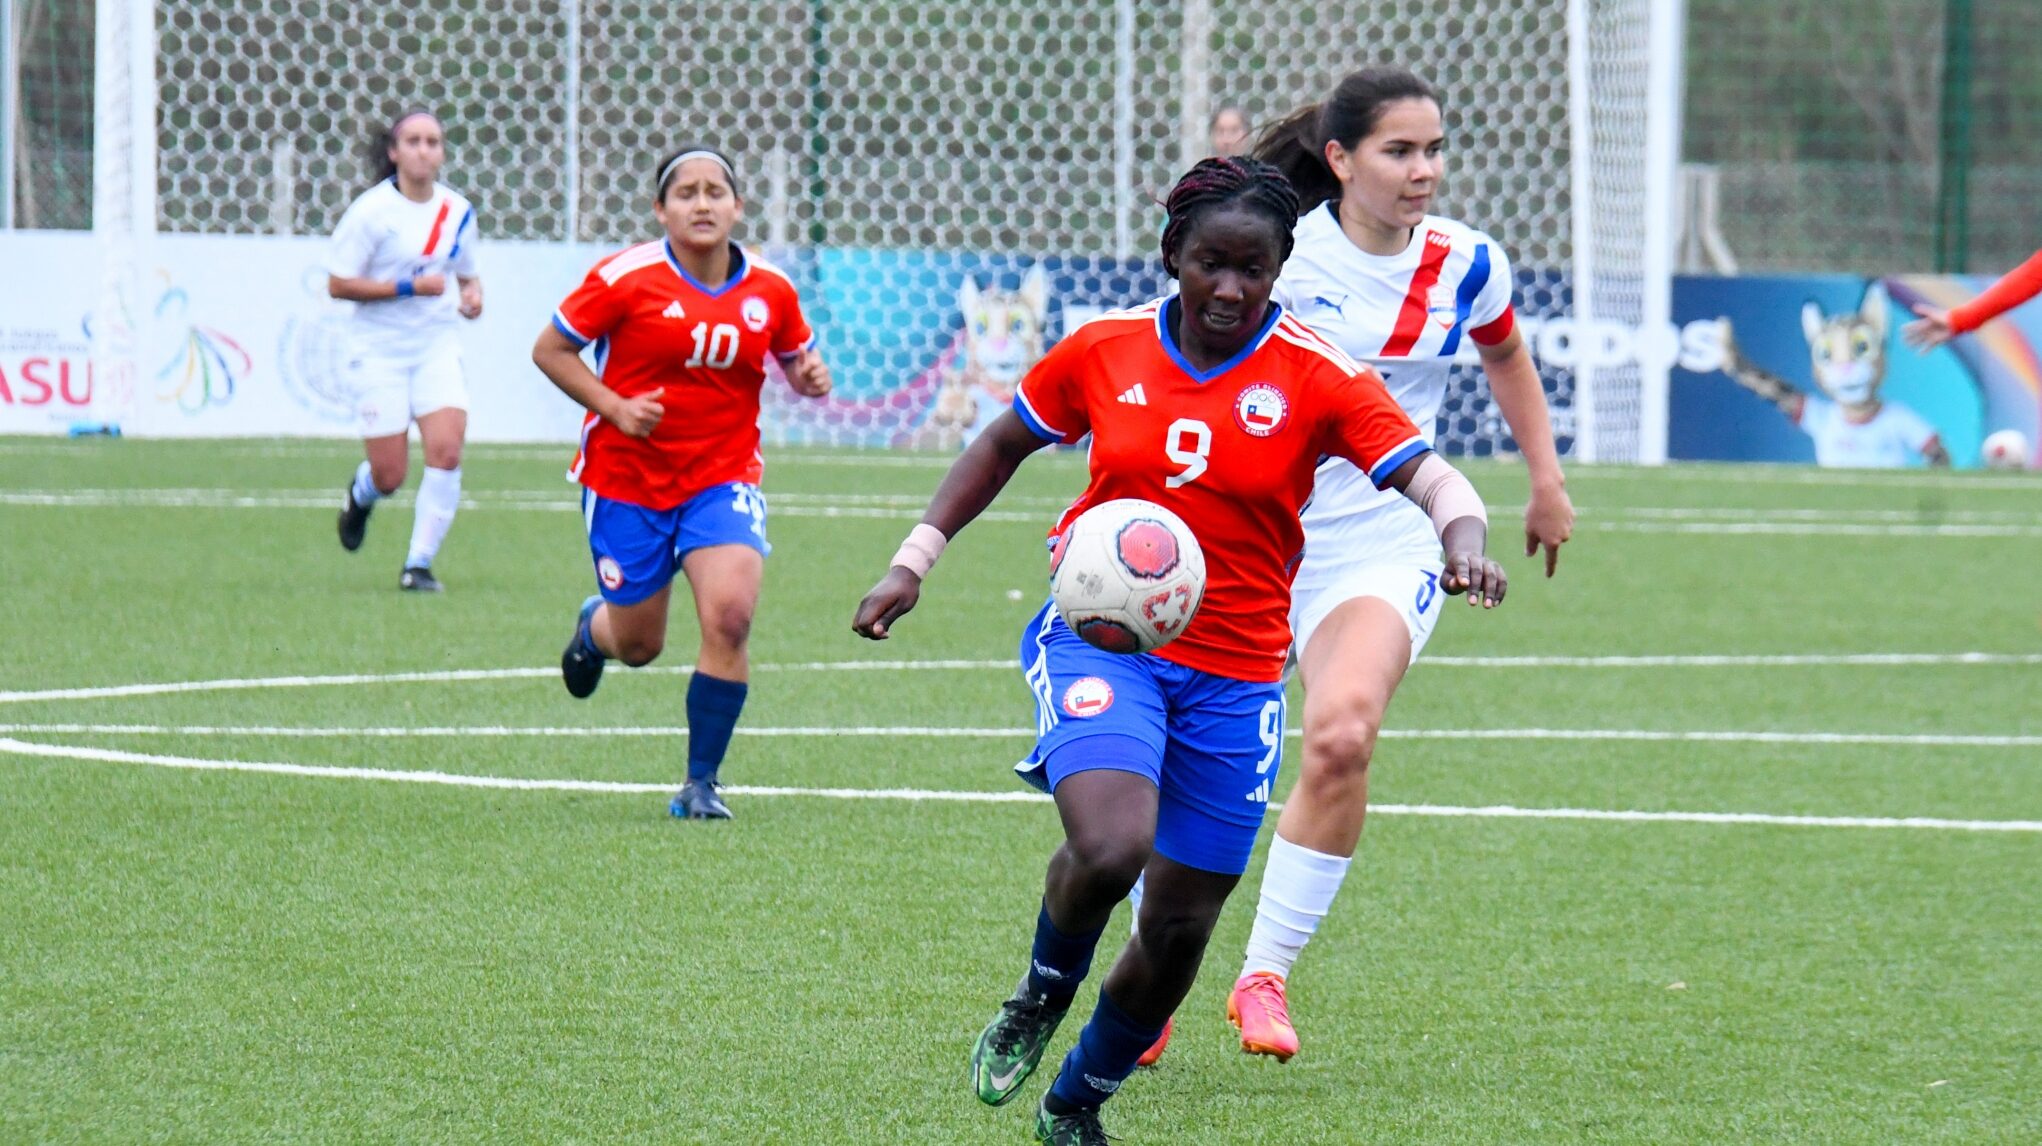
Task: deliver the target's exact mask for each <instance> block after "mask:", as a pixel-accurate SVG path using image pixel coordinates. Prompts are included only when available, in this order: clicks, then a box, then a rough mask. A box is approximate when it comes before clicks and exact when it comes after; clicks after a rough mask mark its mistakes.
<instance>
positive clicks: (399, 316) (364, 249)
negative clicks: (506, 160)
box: [326, 176, 480, 358]
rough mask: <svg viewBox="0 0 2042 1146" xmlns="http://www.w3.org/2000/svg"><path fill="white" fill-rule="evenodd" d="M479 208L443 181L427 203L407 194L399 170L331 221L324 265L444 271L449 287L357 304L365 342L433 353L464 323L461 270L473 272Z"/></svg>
mask: <svg viewBox="0 0 2042 1146" xmlns="http://www.w3.org/2000/svg"><path fill="white" fill-rule="evenodd" d="M475 229H476V228H475V208H474V206H473V205H471V204H470V203H469V202H468V200H467V198H466V197H465V196H463V195H462V194H461V193H460V192H458V191H455V190H454V189H453V188H451V187H448V186H446V185H445V184H443V183H435V184H433V190H432V197H431V198H429V199H427V200H426V201H425V202H423V203H418V202H414V201H412V200H410V199H407V198H405V196H404V193H403V192H402V191H399V190H398V189H397V180H396V177H395V176H392V177H391V178H389V179H385V180H384V181H382V182H381V183H378V184H376V185H375V186H374V187H371V188H369V189H368V190H367V191H364V192H362V193H361V194H360V195H358V196H356V197H355V201H354V202H353V203H351V204H349V205H348V208H347V212H346V213H345V214H343V215H342V216H341V217H340V225H339V226H337V227H335V228H334V231H333V245H332V246H331V247H330V248H329V249H328V251H327V255H326V271H327V273H328V274H332V275H337V276H339V277H341V278H370V279H375V280H378V281H380V282H403V281H406V280H409V279H415V278H417V277H418V276H420V275H425V274H444V275H446V276H447V289H446V291H445V292H444V293H442V294H439V295H436V296H432V297H426V296H422V295H421V296H415V297H411V298H390V299H377V300H376V301H374V302H361V303H356V304H354V326H355V334H356V336H357V337H358V338H359V339H360V340H361V341H362V342H363V344H364V346H363V348H364V349H365V350H367V351H369V352H371V353H373V354H376V355H378V356H381V357H389V358H407V357H416V356H424V355H426V354H428V353H429V352H430V351H431V350H432V348H433V345H434V343H436V342H437V341H438V340H439V339H440V338H441V337H442V336H443V335H446V334H448V333H450V332H452V331H453V330H454V329H455V328H456V327H457V326H458V325H459V324H460V310H459V307H460V293H461V292H460V288H459V285H458V284H457V283H456V282H455V281H454V280H455V279H456V278H474V277H475V276H476V275H477V274H479V273H480V272H479V271H478V270H477V269H476V264H475V244H476V237H475Z"/></svg>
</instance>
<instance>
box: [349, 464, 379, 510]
mask: <svg viewBox="0 0 2042 1146" xmlns="http://www.w3.org/2000/svg"><path fill="white" fill-rule="evenodd" d="M381 500H383V491H382V490H380V489H377V488H376V479H375V478H373V477H371V476H370V473H369V463H368V462H367V461H366V460H364V461H363V462H362V464H361V465H360V466H357V467H356V468H355V504H356V505H374V504H376V503H377V502H379V501H381Z"/></svg>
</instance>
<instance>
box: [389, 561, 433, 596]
mask: <svg viewBox="0 0 2042 1146" xmlns="http://www.w3.org/2000/svg"><path fill="white" fill-rule="evenodd" d="M397 587H398V588H399V589H402V590H404V591H405V592H407V593H437V592H439V591H440V590H441V589H443V588H445V586H443V585H441V584H440V579H439V578H437V577H435V576H433V571H432V570H431V569H428V568H426V567H425V566H423V565H413V566H410V567H408V568H406V569H405V570H404V572H402V573H399V574H398V575H397Z"/></svg>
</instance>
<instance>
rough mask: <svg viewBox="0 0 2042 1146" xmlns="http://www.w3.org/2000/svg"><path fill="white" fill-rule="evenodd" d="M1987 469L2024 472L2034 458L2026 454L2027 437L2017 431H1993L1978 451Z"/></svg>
mask: <svg viewBox="0 0 2042 1146" xmlns="http://www.w3.org/2000/svg"><path fill="white" fill-rule="evenodd" d="M1978 454H1979V457H1981V458H1982V459H1984V461H1985V466H1986V468H1987V469H1995V470H2024V469H2027V468H2028V463H2029V461H2030V459H2032V458H2033V457H2034V455H2033V454H2030V453H2029V452H2028V435H2026V434H2023V433H2022V432H2021V431H2019V430H1994V431H1993V432H1992V433H1990V434H1987V435H1986V436H1985V443H1984V444H1983V445H1982V446H1980V447H1979V449H1978Z"/></svg>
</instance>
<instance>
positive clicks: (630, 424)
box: [603, 386, 666, 438]
mask: <svg viewBox="0 0 2042 1146" xmlns="http://www.w3.org/2000/svg"><path fill="white" fill-rule="evenodd" d="M664 393H666V387H664V386H662V387H660V388H659V389H657V390H648V391H646V392H645V393H643V394H640V395H638V396H637V397H634V398H623V399H619V400H618V402H617V404H616V405H615V406H614V407H612V408H611V410H610V412H609V413H607V414H605V415H603V416H604V417H606V418H608V419H609V420H610V422H611V424H612V425H615V426H616V427H617V428H618V429H620V430H622V431H624V432H625V433H626V434H628V435H630V436H631V437H634V438H643V437H648V436H650V435H651V434H652V428H653V427H654V426H657V425H659V420H660V419H661V418H663V417H665V416H666V407H665V406H662V405H660V404H659V396H660V395H661V394H664Z"/></svg>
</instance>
